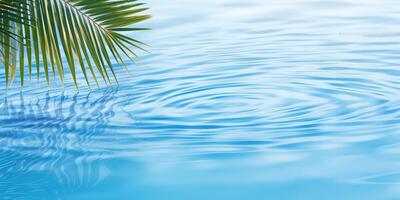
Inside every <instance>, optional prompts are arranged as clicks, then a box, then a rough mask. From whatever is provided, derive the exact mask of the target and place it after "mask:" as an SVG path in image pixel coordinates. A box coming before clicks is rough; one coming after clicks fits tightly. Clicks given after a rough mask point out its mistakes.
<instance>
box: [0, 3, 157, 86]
mask: <svg viewBox="0 0 400 200" xmlns="http://www.w3.org/2000/svg"><path fill="white" fill-rule="evenodd" d="M143 5H144V4H143V3H139V2H137V1H136V0H0V53H1V56H0V57H1V62H2V64H3V66H4V69H5V70H4V71H5V77H6V83H7V86H10V85H11V84H12V82H13V80H14V79H15V77H16V74H17V73H16V71H17V70H19V76H20V82H21V86H23V85H24V80H25V74H26V72H25V67H26V66H27V68H28V72H27V73H28V77H29V79H31V77H32V74H33V70H34V69H35V68H36V74H37V79H38V80H39V77H40V76H39V75H40V74H41V73H44V75H45V79H46V82H47V83H48V84H49V83H50V79H51V77H52V75H53V78H55V77H58V78H59V79H60V80H61V82H62V83H64V79H65V78H64V77H65V72H66V71H69V72H70V74H71V75H72V80H73V82H74V84H75V85H76V86H77V85H78V80H77V73H78V71H81V72H82V74H83V76H84V77H85V81H86V84H87V85H90V83H91V80H94V81H95V83H96V84H97V85H98V84H99V83H98V78H99V77H101V79H103V81H104V82H105V83H106V84H111V83H112V82H113V81H115V82H118V81H117V77H116V74H115V70H114V68H113V63H115V62H116V63H119V64H121V65H122V66H123V67H124V68H126V66H125V62H124V57H128V58H129V59H132V58H134V57H136V56H137V55H136V53H135V52H134V51H133V50H132V48H135V49H141V50H144V49H143V48H142V47H141V46H142V45H143V43H141V42H140V41H137V40H135V39H133V38H131V37H128V36H126V35H124V33H126V32H131V31H140V30H147V29H146V28H137V27H132V26H133V25H135V24H136V23H139V22H141V21H144V20H146V19H149V18H150V16H149V15H146V14H141V13H143V12H144V11H146V10H147V8H145V7H143ZM17 58H18V59H17ZM25 60H26V62H25Z"/></svg>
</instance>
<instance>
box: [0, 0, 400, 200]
mask: <svg viewBox="0 0 400 200" xmlns="http://www.w3.org/2000/svg"><path fill="white" fill-rule="evenodd" d="M147 3H148V6H149V7H150V8H151V10H150V13H152V14H153V15H154V17H153V19H152V20H150V21H149V22H146V23H145V24H142V25H143V26H147V27H151V28H153V30H151V31H147V32H140V33H135V34H137V36H135V37H136V38H138V39H140V40H141V41H144V42H146V43H147V44H149V45H150V47H148V50H149V51H150V53H141V57H140V59H139V60H138V61H137V64H131V65H130V66H129V69H130V71H131V73H130V75H128V74H126V73H124V70H123V69H119V70H117V71H118V75H119V77H120V78H119V82H120V85H119V86H116V85H115V86H112V87H108V88H107V87H102V88H100V89H92V90H90V89H88V88H87V87H85V86H83V85H81V87H80V91H79V92H77V91H76V89H75V88H74V86H72V85H71V84H67V85H66V86H65V89H61V88H59V87H57V86H53V87H51V88H50V89H48V88H46V87H45V86H44V85H42V86H37V85H36V84H34V83H35V81H32V85H31V86H29V87H25V88H24V89H23V92H20V90H19V89H17V86H14V87H15V88H14V89H11V90H9V91H7V93H6V91H5V89H2V90H0V94H1V95H2V96H5V98H4V99H2V100H1V101H0V199H24V200H26V199H49V200H52V199H63V200H64V199H65V200H76V199H77V200H80V199H82V200H83V199H85V200H86V199H96V200H102V199H104V200H106V199H107V200H108V199H127V200H128V199H141V200H144V199H148V200H159V199H169V200H182V199H191V200H196V199H198V200H214V199H215V200H217V199H218V200H220V199H232V200H233V199H235V200H236V199H237V200H242V199H265V200H266V199H274V200H279V199H282V200H283V199H284V200H286V199H287V200H293V199H307V200H309V199H324V200H328V199H332V200H334V199H335V200H337V199H341V200H345V199H348V200H354V199H366V198H367V199H371V200H372V199H376V200H382V199H399V198H400V170H399V169H400V168H399V167H400V157H399V155H400V142H399V141H400V96H399V95H398V94H399V93H400V29H399V25H400V5H399V3H398V1H395V0H379V1H378V0H351V1H350V0H329V1H316V0H290V1H289V0H283V1H272V0H248V1H239V0H203V1H194V0H171V1H168V2H162V1H159V0H149V1H147ZM0 80H1V85H4V74H1V75H0ZM81 80H82V81H81V83H82V84H83V79H81ZM69 82H71V81H69ZM16 85H17V83H16ZM397 139H399V141H397Z"/></svg>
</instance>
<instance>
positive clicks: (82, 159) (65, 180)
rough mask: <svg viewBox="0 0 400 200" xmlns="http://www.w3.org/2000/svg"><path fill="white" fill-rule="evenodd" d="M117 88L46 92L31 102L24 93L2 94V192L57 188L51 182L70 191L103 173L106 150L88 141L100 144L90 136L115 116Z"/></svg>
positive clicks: (4, 194)
mask: <svg viewBox="0 0 400 200" xmlns="http://www.w3.org/2000/svg"><path fill="white" fill-rule="evenodd" d="M117 92H118V89H116V88H108V89H106V90H105V91H103V92H101V93H99V92H95V93H89V94H87V95H80V94H76V95H73V96H64V94H63V93H62V94H61V95H59V96H50V95H49V93H47V96H46V98H44V99H36V100H32V101H31V100H29V101H27V100H25V99H24V96H23V95H20V96H19V97H17V98H14V100H12V101H11V100H10V98H9V99H5V100H4V102H3V103H2V104H0V124H1V127H0V193H1V194H2V197H3V198H6V199H7V197H9V199H16V198H17V196H16V195H22V194H24V193H25V194H26V193H29V194H34V193H35V192H36V193H40V192H45V191H41V189H40V188H49V187H43V186H44V185H47V186H50V188H52V187H51V186H52V185H53V188H57V187H56V186H54V184H55V183H56V184H60V185H63V188H66V189H67V190H74V189H78V188H81V187H90V186H94V185H96V184H97V183H98V182H99V181H100V180H101V179H102V178H104V177H105V176H106V175H107V168H106V167H105V165H104V159H102V158H103V156H105V154H107V151H105V150H104V148H103V149H101V147H96V146H95V145H93V144H99V143H100V144H101V142H94V140H102V139H101V136H102V135H104V134H109V132H108V129H107V124H108V123H109V121H110V119H111V118H112V117H113V116H114V111H113V105H112V102H113V101H112V100H113V99H114V98H115V94H116V93H117ZM100 144H99V145H100ZM15 180H23V181H15ZM16 183H20V184H18V185H17V184H16ZM21 191H23V192H21ZM47 192H49V191H47ZM60 192H63V191H54V193H55V195H56V193H60ZM18 198H24V197H23V196H19V197H18Z"/></svg>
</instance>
